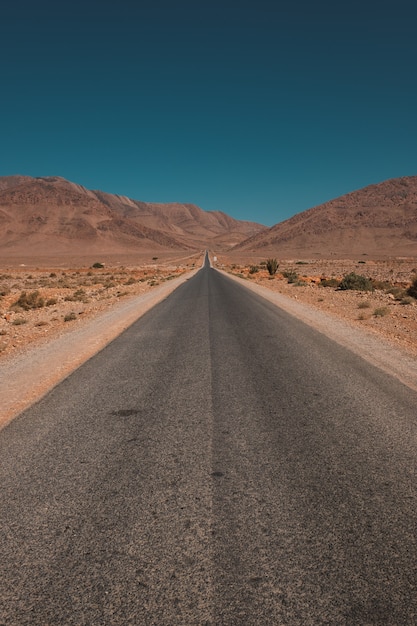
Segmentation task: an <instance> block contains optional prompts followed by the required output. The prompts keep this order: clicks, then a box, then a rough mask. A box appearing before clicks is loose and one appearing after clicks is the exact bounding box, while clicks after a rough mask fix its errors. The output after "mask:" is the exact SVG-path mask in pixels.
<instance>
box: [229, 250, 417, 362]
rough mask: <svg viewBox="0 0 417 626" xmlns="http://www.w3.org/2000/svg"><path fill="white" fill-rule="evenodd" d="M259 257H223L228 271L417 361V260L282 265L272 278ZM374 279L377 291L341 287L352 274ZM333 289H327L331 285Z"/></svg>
mask: <svg viewBox="0 0 417 626" xmlns="http://www.w3.org/2000/svg"><path fill="white" fill-rule="evenodd" d="M264 262H265V260H263V259H261V258H259V259H258V258H256V257H253V258H251V259H250V260H247V259H246V260H244V261H242V260H239V259H237V258H233V257H230V256H226V255H219V256H218V257H217V263H216V265H217V266H218V267H220V268H222V269H223V270H225V271H227V272H229V273H231V274H233V275H235V276H239V277H241V278H242V280H247V281H252V282H254V283H257V284H259V285H262V286H263V287H266V288H268V289H270V290H272V291H276V292H278V293H281V294H283V295H285V296H288V297H289V298H293V299H295V300H298V301H299V302H303V303H305V304H307V305H308V306H310V307H312V308H314V309H317V310H321V311H324V312H326V313H327V314H329V315H331V316H334V317H335V318H338V319H341V320H343V321H344V322H346V323H348V324H349V325H351V327H352V328H355V327H359V328H361V329H363V330H366V331H368V332H369V333H371V334H373V335H377V336H378V337H380V338H381V341H386V342H389V343H390V344H392V345H394V346H395V347H397V348H400V349H402V350H404V352H405V353H407V354H409V355H411V356H417V300H415V299H414V298H413V297H410V296H409V295H408V294H407V289H408V288H409V287H410V286H411V284H412V282H413V280H414V278H415V277H416V275H417V259H413V258H408V259H391V260H381V261H378V260H366V261H363V260H361V261H352V260H313V261H298V260H297V259H291V260H278V264H279V265H278V270H277V272H276V274H275V275H274V276H273V277H271V276H270V275H269V273H268V271H267V270H266V267H265V266H264V265H262V263H264ZM352 272H353V273H355V274H357V275H361V276H365V277H367V278H369V279H371V280H372V285H373V290H372V291H357V290H340V289H338V288H337V286H336V285H337V284H338V283H339V282H340V281H341V280H342V278H343V277H344V276H346V275H347V274H350V273H352ZM326 285H327V286H326Z"/></svg>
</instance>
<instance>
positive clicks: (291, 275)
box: [282, 270, 298, 284]
mask: <svg viewBox="0 0 417 626" xmlns="http://www.w3.org/2000/svg"><path fill="white" fill-rule="evenodd" d="M282 275H283V276H284V278H286V279H287V281H288V282H289V283H290V284H292V283H296V282H297V281H298V274H297V272H294V270H287V271H285V272H283V273H282Z"/></svg>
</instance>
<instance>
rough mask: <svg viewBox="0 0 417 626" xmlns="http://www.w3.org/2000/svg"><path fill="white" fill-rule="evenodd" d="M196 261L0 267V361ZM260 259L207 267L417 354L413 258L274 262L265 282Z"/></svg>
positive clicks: (219, 261)
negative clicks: (351, 281)
mask: <svg viewBox="0 0 417 626" xmlns="http://www.w3.org/2000/svg"><path fill="white" fill-rule="evenodd" d="M202 258H203V255H199V254H197V255H192V256H185V257H182V258H177V259H175V258H169V257H168V258H162V259H157V258H153V259H152V258H149V259H148V260H147V261H142V262H141V263H139V264H136V265H129V263H128V259H124V261H125V262H126V261H127V262H126V264H123V265H122V264H120V262H119V263H118V264H115V265H113V266H108V265H107V264H106V265H104V267H101V268H100V267H93V266H92V265H94V264H92V265H85V264H84V265H82V264H81V263H77V261H76V259H74V260H72V266H65V267H58V266H57V265H55V266H52V265H51V266H50V267H41V268H39V267H36V265H35V263H36V261H35V260H34V261H33V263H32V264H31V265H28V264H27V265H25V266H21V265H14V266H10V265H3V266H2V267H1V268H0V360H1V359H5V358H7V357H12V356H13V355H15V354H18V353H22V352H24V351H25V350H27V349H28V348H29V347H30V346H33V345H38V344H40V343H44V342H46V341H48V340H50V339H51V338H53V337H55V336H57V335H59V334H62V333H64V332H65V333H66V332H71V330H72V329H74V328H76V327H77V326H79V325H81V324H83V323H85V321H86V320H91V319H92V318H94V316H97V315H99V314H100V313H102V312H103V311H105V310H107V309H110V308H111V307H114V306H115V305H116V304H117V303H120V301H121V300H123V299H128V298H129V297H132V296H137V295H139V294H143V293H146V292H148V291H150V290H152V288H153V287H155V286H157V285H159V284H161V283H163V282H164V281H167V280H170V279H172V278H174V277H177V276H180V275H181V274H183V273H184V272H187V271H190V270H192V269H195V268H198V267H199V265H200V264H201V261H202ZM264 263H265V259H262V258H259V259H255V258H253V259H251V260H250V261H247V260H240V261H239V259H236V258H231V257H228V256H226V255H221V254H220V255H216V261H215V262H214V263H213V264H214V265H215V266H216V267H218V268H220V269H223V270H225V271H227V272H229V273H231V274H233V275H235V276H238V277H240V278H242V281H244V280H248V281H252V282H255V283H257V284H260V285H262V286H264V287H266V288H268V289H270V290H273V291H276V292H279V293H281V294H283V295H285V296H288V297H289V298H293V299H295V300H298V301H300V302H303V303H305V304H307V305H309V306H311V307H313V308H315V309H318V310H321V311H325V312H326V313H328V314H330V315H332V316H335V317H336V318H340V319H342V320H344V321H346V322H348V323H349V324H351V325H353V326H357V327H360V328H362V329H365V330H367V331H368V332H370V333H372V334H376V335H378V336H380V337H381V340H384V341H388V342H390V343H392V344H395V346H396V347H398V348H402V349H403V350H404V351H406V352H407V353H409V354H412V355H416V356H417V301H416V300H415V299H414V298H412V297H410V296H409V295H408V294H407V289H408V287H409V286H410V285H411V284H412V281H413V279H414V277H415V275H416V274H417V259H393V260H383V261H378V260H366V261H348V260H339V261H335V260H331V261H329V260H314V261H310V262H309V261H297V260H279V261H278V263H279V266H278V270H277V272H276V274H275V275H274V276H270V275H269V273H268V271H267V269H266V267H265V265H264ZM351 272H354V273H356V274H359V275H362V276H365V277H367V278H370V279H372V284H373V290H372V291H357V290H340V289H337V287H336V285H337V283H338V282H339V281H340V280H341V279H342V278H343V277H344V276H346V275H347V274H349V273H351Z"/></svg>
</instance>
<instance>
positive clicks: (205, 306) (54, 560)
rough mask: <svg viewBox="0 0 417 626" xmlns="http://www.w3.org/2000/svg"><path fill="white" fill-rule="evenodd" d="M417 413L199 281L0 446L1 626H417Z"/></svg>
mask: <svg viewBox="0 0 417 626" xmlns="http://www.w3.org/2000/svg"><path fill="white" fill-rule="evenodd" d="M416 406H417V394H416V393H415V392H413V391H411V390H409V389H408V388H407V387H405V386H403V385H401V383H399V382H397V381H396V380H395V379H394V378H390V377H388V376H387V375H385V374H383V373H382V372H381V371H379V370H377V369H375V368H373V367H371V366H369V365H368V364H366V363H365V362H364V361H362V360H361V359H360V358H359V357H357V356H355V355H353V354H352V353H350V352H348V351H347V350H345V349H343V348H342V347H340V346H338V345H336V344H335V343H333V342H331V341H330V340H328V339H327V338H326V337H324V336H323V335H320V334H319V333H317V332H315V331H314V330H312V329H311V328H309V327H307V326H305V325H304V324H302V323H301V322H299V321H297V320H295V319H294V318H292V317H290V316H289V315H287V314H285V313H284V312H283V311H281V310H280V309H278V308H276V307H275V306H273V305H272V304H270V303H268V302H267V301H265V300H263V299H261V298H259V297H258V296H256V295H255V294H253V293H252V292H249V291H248V290H246V289H245V288H244V287H243V286H240V285H238V284H236V282H234V281H231V280H230V279H228V278H227V277H225V276H223V275H222V274H220V273H219V272H216V271H215V270H213V269H210V268H207V267H206V268H204V269H203V270H201V271H200V272H199V273H198V274H196V276H195V277H193V278H192V279H190V280H189V281H188V282H187V283H185V284H183V285H182V286H181V287H179V288H178V290H176V291H175V292H174V293H173V294H172V295H171V296H170V297H169V298H167V299H166V300H165V301H164V302H162V303H161V304H159V305H158V306H157V307H155V308H154V309H152V310H151V311H150V312H148V313H147V314H146V315H145V316H144V317H142V318H141V319H140V320H139V321H138V322H137V323H135V324H134V325H133V326H131V327H130V328H129V329H128V330H127V331H126V332H124V333H123V334H122V335H121V336H120V337H119V338H118V339H117V340H115V341H114V342H113V343H111V344H110V345H109V346H108V347H107V348H106V349H104V350H103V351H102V352H100V353H99V354H97V355H96V356H95V357H94V358H92V359H91V360H90V361H88V362H87V363H86V364H84V365H83V366H82V367H81V368H79V369H78V370H77V371H76V372H75V373H74V374H72V375H71V376H70V377H69V378H67V379H66V380H65V381H64V382H62V383H61V384H60V385H59V386H58V387H56V388H55V389H54V390H53V391H52V392H50V393H49V394H48V395H47V396H46V397H45V398H44V399H43V400H41V401H40V402H39V403H38V404H36V405H35V406H33V407H32V408H31V409H29V410H27V411H26V412H25V413H23V414H21V415H20V416H19V417H18V418H16V419H15V420H14V421H13V422H12V423H11V424H9V426H8V427H6V428H5V429H4V430H3V431H1V432H0V462H1V472H0V496H1V497H0V515H1V519H0V528H1V533H0V592H1V593H0V624H1V625H2V626H3V625H5V626H6V625H7V626H15V625H16V626H25V625H30V626H57V625H59V626H63V625H70V624H71V625H76V626H84V625H85V626H99V625H119V624H123V625H127V624H137V625H144V626H150V625H155V626H175V625H177V624H178V625H184V626H193V625H195V626H205V625H206V626H207V625H212V626H232V625H242V626H243V625H244V626H252V625H262V626H269V625H289V626H298V625H300V626H301V625H302V626H308V625H316V624H317V625H319V624H320V625H321V624H329V625H339V624H345V625H353V624H357V625H358V626H359V625H360V626H367V625H371V624H372V625H374V624H377V625H393V626H406V625H411V624H417V593H416V581H417V549H416V533H417V529H416V527H417V524H416V467H417V463H416V459H417V446H416V430H417V418H416V413H417V411H416Z"/></svg>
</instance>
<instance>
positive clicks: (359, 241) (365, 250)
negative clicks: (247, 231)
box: [233, 176, 417, 258]
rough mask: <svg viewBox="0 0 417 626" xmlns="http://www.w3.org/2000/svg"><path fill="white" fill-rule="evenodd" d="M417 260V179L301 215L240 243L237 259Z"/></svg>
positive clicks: (343, 198) (373, 189)
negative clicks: (240, 256)
mask: <svg viewBox="0 0 417 626" xmlns="http://www.w3.org/2000/svg"><path fill="white" fill-rule="evenodd" d="M261 251H262V253H264V254H266V253H271V254H280V255H281V256H282V255H286V256H288V255H289V256H300V257H309V256H316V257H317V256H322V257H327V258H331V257H339V258H341V257H346V258H351V257H354V256H355V257H356V256H357V255H370V256H378V257H383V256H401V255H403V256H417V176H404V177H400V178H393V179H389V180H387V181H384V182H382V183H377V184H374V185H368V186H367V187H364V188H362V189H359V190H356V191H352V192H350V193H348V194H345V195H343V196H340V197H338V198H335V199H333V200H330V201H328V202H325V203H323V204H321V205H318V206H315V207H312V208H310V209H307V210H306V211H302V212H301V213H297V214H296V215H294V216H293V217H291V218H289V219H287V220H285V221H283V222H278V223H277V224H275V225H274V226H271V227H270V228H268V229H267V230H265V231H263V232H260V233H256V234H255V235H254V236H252V237H249V238H248V239H247V240H246V241H243V242H239V243H238V244H237V245H236V246H235V248H234V250H233V253H236V254H237V253H240V254H242V253H254V252H261Z"/></svg>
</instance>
